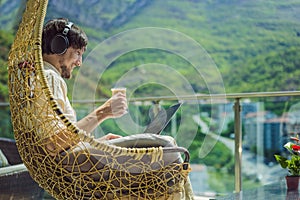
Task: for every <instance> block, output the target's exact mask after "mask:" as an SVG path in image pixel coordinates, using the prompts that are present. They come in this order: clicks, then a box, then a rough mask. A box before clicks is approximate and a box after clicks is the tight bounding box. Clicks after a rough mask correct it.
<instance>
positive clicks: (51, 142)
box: [8, 0, 188, 200]
mask: <svg viewBox="0 0 300 200" xmlns="http://www.w3.org/2000/svg"><path fill="white" fill-rule="evenodd" d="M47 4H48V1H47V0H29V1H28V2H27V6H26V10H25V12H24V14H23V18H22V22H21V24H20V26H19V29H18V32H17V34H16V38H15V41H14V43H13V45H12V48H11V52H10V54H9V68H8V72H9V83H8V84H9V91H10V106H11V116H12V123H13V128H14V134H15V139H16V144H17V147H18V150H19V153H20V156H21V158H22V161H23V162H24V164H25V165H26V167H27V168H28V170H29V172H30V175H31V176H32V178H33V179H34V180H35V181H36V182H37V183H38V184H39V185H40V186H41V187H42V188H44V189H45V190H46V191H47V192H48V193H49V194H51V195H52V196H53V197H55V198H57V199H76V200H78V199H174V198H175V196H176V194H177V193H178V192H180V191H181V190H182V188H183V187H182V186H183V184H184V182H185V181H186V178H187V174H188V170H184V169H183V163H181V162H179V161H178V162H174V163H173V164H166V163H165V162H164V160H163V159H162V158H163V157H165V156H164V155H163V154H164V151H163V148H161V147H155V148H154V147H152V148H151V147H150V148H121V147H116V146H113V145H107V144H103V143H98V142H96V141H95V140H94V139H93V138H92V137H90V136H89V134H87V133H84V132H83V131H81V130H79V129H77V128H76V126H75V125H73V124H72V123H71V122H69V120H68V119H67V118H65V117H64V115H63V113H61V112H60V110H59V108H58V107H57V105H56V102H55V101H54V100H53V97H52V94H51V92H50V90H49V88H48V86H47V82H46V79H45V77H44V74H43V62H42V52H41V34H42V27H43V23H44V18H45V13H46V8H47ZM58 133H60V134H58ZM49 149H50V150H49ZM51 149H52V150H51Z"/></svg>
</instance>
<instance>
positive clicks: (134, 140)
mask: <svg viewBox="0 0 300 200" xmlns="http://www.w3.org/2000/svg"><path fill="white" fill-rule="evenodd" d="M181 105H182V103H177V104H174V105H172V106H170V107H169V108H167V109H166V110H164V109H162V110H160V111H159V112H158V113H157V115H156V116H155V117H154V119H153V120H152V121H151V122H150V123H149V124H148V126H147V127H146V129H145V130H144V132H143V134H135V135H129V136H124V137H121V138H116V139H113V140H107V141H106V143H108V144H113V145H116V146H120V147H155V146H169V145H170V140H169V139H164V138H162V137H161V136H159V135H160V133H161V132H162V130H163V129H164V128H165V127H166V126H167V125H168V123H169V122H170V120H171V119H172V117H173V116H174V114H175V113H176V112H177V110H178V109H179V108H180V107H181Z"/></svg>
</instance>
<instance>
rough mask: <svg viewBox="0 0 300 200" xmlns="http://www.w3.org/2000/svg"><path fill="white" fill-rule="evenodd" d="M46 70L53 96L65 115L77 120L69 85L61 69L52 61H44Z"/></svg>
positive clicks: (71, 119)
mask: <svg viewBox="0 0 300 200" xmlns="http://www.w3.org/2000/svg"><path fill="white" fill-rule="evenodd" d="M44 72H45V76H46V79H47V81H48V85H49V88H50V90H51V91H52V94H53V97H54V99H55V100H56V102H57V103H58V106H59V108H60V109H61V111H62V112H63V113H64V115H65V116H66V117H67V118H68V119H69V120H70V121H72V122H76V121H77V119H76V113H75V111H74V109H73V108H72V106H71V103H70V101H69V98H68V96H67V94H68V87H67V84H66V82H65V81H64V79H63V78H62V77H61V74H60V73H59V71H58V70H57V69H56V68H55V67H54V66H53V65H51V64H50V63H48V62H45V61H44Z"/></svg>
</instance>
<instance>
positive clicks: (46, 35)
mask: <svg viewBox="0 0 300 200" xmlns="http://www.w3.org/2000/svg"><path fill="white" fill-rule="evenodd" d="M67 24H68V19H65V18H57V19H52V20H50V21H48V22H47V23H46V24H45V26H44V28H43V35H42V52H43V54H44V53H45V54H53V52H51V41H52V39H53V38H54V37H55V35H56V34H59V33H62V32H63V30H64V28H65V26H66V25H67ZM67 38H68V40H69V45H70V46H71V47H73V48H74V49H81V48H84V47H86V46H87V43H88V38H87V36H86V34H85V33H84V31H83V30H81V29H80V28H79V27H78V26H76V25H74V24H73V25H72V28H71V29H70V30H69V32H68V34H67Z"/></svg>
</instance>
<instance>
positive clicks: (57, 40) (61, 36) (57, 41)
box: [51, 22, 73, 55]
mask: <svg viewBox="0 0 300 200" xmlns="http://www.w3.org/2000/svg"><path fill="white" fill-rule="evenodd" d="M72 26H73V23H72V22H68V24H67V25H65V28H64V30H63V31H62V33H57V34H56V35H55V36H54V37H53V39H52V40H51V52H52V53H55V54H60V55H61V54H64V53H65V52H66V51H67V49H68V48H69V45H70V44H69V39H68V37H67V35H68V32H69V31H70V29H71V28H72Z"/></svg>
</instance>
